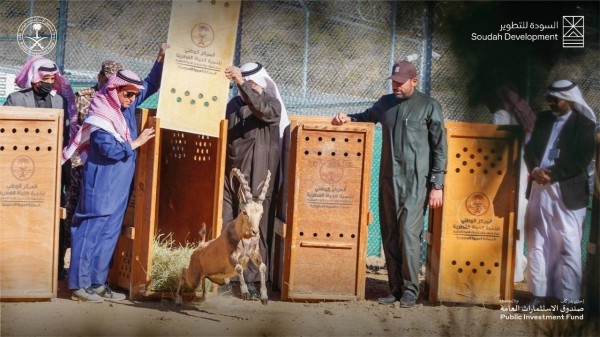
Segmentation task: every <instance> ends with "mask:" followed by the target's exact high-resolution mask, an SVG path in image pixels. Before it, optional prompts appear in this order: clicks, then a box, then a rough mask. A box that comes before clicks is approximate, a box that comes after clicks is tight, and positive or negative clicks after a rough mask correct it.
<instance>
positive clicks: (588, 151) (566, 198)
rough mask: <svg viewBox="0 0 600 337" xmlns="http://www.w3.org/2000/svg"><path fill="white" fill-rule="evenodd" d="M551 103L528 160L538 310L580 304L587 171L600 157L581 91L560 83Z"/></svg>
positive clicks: (531, 277) (532, 279)
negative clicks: (550, 300)
mask: <svg viewBox="0 0 600 337" xmlns="http://www.w3.org/2000/svg"><path fill="white" fill-rule="evenodd" d="M547 99H548V103H549V104H550V108H551V109H552V111H548V112H542V113H540V114H539V115H538V117H537V120H536V123H535V127H534V129H533V133H532V135H531V141H530V142H529V143H528V144H527V145H526V146H525V156H524V159H525V163H526V165H527V168H528V170H529V172H530V175H531V178H530V180H529V183H528V186H527V197H528V199H529V203H528V205H527V216H526V236H527V248H528V258H529V268H528V278H527V279H528V288H529V290H530V291H531V292H533V295H534V297H533V300H532V301H531V302H530V303H529V306H530V307H534V308H539V307H541V306H543V305H545V299H546V297H549V296H553V297H556V298H558V299H561V300H567V301H572V302H573V301H578V300H579V295H580V294H579V291H580V286H581V277H582V271H581V238H582V229H583V228H582V224H583V222H584V220H585V214H586V206H587V204H588V201H589V186H588V183H587V181H588V173H587V167H588V165H589V163H590V161H591V160H592V157H593V155H594V127H595V121H596V118H595V116H594V113H593V111H592V110H591V109H590V107H589V106H588V105H587V103H586V102H585V101H584V99H583V97H582V95H581V92H580V91H579V88H578V87H577V86H576V85H575V84H574V83H572V82H570V81H566V80H562V81H556V82H554V83H553V84H552V85H551V86H550V87H549V89H548V97H547ZM572 302H571V303H572Z"/></svg>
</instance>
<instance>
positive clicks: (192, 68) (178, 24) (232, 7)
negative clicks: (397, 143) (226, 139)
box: [157, 1, 240, 137]
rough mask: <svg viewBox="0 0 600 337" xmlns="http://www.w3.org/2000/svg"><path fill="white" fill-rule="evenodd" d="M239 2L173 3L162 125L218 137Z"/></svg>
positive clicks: (160, 112)
mask: <svg viewBox="0 0 600 337" xmlns="http://www.w3.org/2000/svg"><path fill="white" fill-rule="evenodd" d="M239 13H240V2H239V1H173V6H172V10H171V22H170V24H169V34H168V38H167V43H169V44H170V45H171V48H169V50H168V51H167V54H166V57H165V64H164V70H163V76H162V83H161V95H160V97H159V101H158V108H157V116H158V117H159V118H160V119H161V120H160V124H161V127H162V128H166V129H171V130H177V131H183V132H190V133H196V134H202V135H206V136H211V137H218V136H219V124H220V121H221V120H222V119H224V118H225V107H226V106H227V98H228V93H229V85H230V81H229V80H228V79H227V77H225V68H226V67H228V66H230V65H232V64H233V52H234V49H235V39H236V36H237V26H238V19H239Z"/></svg>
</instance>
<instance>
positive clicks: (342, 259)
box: [279, 116, 374, 301]
mask: <svg viewBox="0 0 600 337" xmlns="http://www.w3.org/2000/svg"><path fill="white" fill-rule="evenodd" d="M290 119H291V127H290V132H291V137H290V140H291V149H290V159H289V163H288V165H287V166H288V167H289V169H288V170H289V171H288V173H289V174H288V181H287V184H288V186H287V193H286V194H287V224H286V225H285V227H286V234H285V253H284V263H283V286H282V292H281V296H282V299H283V300H294V301H297V300H301V301H322V300H361V299H364V296H365V277H366V248H367V224H368V221H369V218H370V216H369V187H370V179H371V156H372V147H373V127H374V125H373V124H371V123H349V124H346V125H343V126H334V125H331V118H330V117H299V116H290ZM279 225H280V226H281V223H279Z"/></svg>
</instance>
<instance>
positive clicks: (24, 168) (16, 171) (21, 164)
mask: <svg viewBox="0 0 600 337" xmlns="http://www.w3.org/2000/svg"><path fill="white" fill-rule="evenodd" d="M11 172H12V174H13V177H15V178H16V179H18V180H27V179H29V178H31V177H32V176H33V173H34V172H35V164H34V163H33V159H31V158H29V157H28V156H18V157H17V158H15V160H13V162H12V166H11Z"/></svg>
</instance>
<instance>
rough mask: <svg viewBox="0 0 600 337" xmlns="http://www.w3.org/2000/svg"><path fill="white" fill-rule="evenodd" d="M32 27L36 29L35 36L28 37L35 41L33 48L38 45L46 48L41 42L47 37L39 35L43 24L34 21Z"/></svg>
mask: <svg viewBox="0 0 600 337" xmlns="http://www.w3.org/2000/svg"><path fill="white" fill-rule="evenodd" d="M31 27H32V28H33V30H35V37H31V36H27V38H28V39H30V40H32V41H33V46H31V50H33V49H34V48H35V47H36V46H37V47H40V49H44V47H42V45H41V44H40V42H42V40H43V39H45V37H43V36H42V37H40V36H39V32H40V30H42V24H41V23H34V24H33V25H32V26H31Z"/></svg>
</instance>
